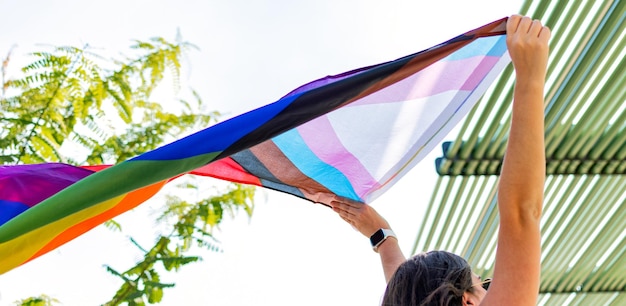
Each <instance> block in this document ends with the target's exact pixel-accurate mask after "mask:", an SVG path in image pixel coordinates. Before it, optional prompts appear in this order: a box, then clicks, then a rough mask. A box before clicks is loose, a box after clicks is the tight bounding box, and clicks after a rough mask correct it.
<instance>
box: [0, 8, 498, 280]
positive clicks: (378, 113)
mask: <svg viewBox="0 0 626 306" xmlns="http://www.w3.org/2000/svg"><path fill="white" fill-rule="evenodd" d="M505 23H506V19H502V20H498V21H496V22H493V23H490V24H487V25H485V26H483V27H480V28H478V29H475V30H473V31H470V32H467V33H465V34H462V35H460V36H457V37H455V38H453V39H451V40H448V41H446V42H444V43H441V44H439V45H437V46H434V47H432V48H429V49H426V50H424V51H421V52H418V53H415V54H412V55H408V56H405V57H403V58H400V59H397V60H394V61H390V62H386V63H382V64H378V65H373V66H369V67H365V68H360V69H356V70H353V71H349V72H346V73H343V74H340V75H336V76H328V77H325V78H322V79H319V80H316V81H313V82H311V83H308V84H306V85H303V86H301V87H299V88H297V89H295V90H294V91H292V92H290V93H289V94H287V95H286V96H285V97H283V98H282V99H280V100H278V101H276V102H274V103H271V104H268V105H266V106H263V107H261V108H258V109H256V110H253V111H250V112H248V113H245V114H242V115H240V116H237V117H234V118H232V119H229V120H227V121H224V122H222V123H219V124H216V125H214V126H212V127H209V128H207V129H205V130H202V131H200V132H198V133H195V134H193V135H191V136H188V137H186V138H183V139H180V140H178V141H176V142H173V143H171V144H168V145H166V146H163V147H160V148H158V149H156V150H153V151H150V152H147V153H145V154H142V155H140V156H137V157H135V158H133V159H130V160H128V161H125V162H122V163H120V164H118V165H115V166H110V167H108V166H94V167H74V166H70V165H66V164H57V163H50V164H37V165H18V166H4V167H0V273H4V272H6V271H8V270H10V269H13V268H15V267H17V266H19V265H21V264H23V263H25V262H27V261H30V260H32V259H34V258H36V257H38V256H40V255H42V254H45V253H47V252H49V251H51V250H53V249H55V248H57V247H58V246H60V245H62V244H64V243H66V242H68V241H70V240H72V239H74V238H75V237H77V236H79V235H81V234H83V233H85V232H86V231H88V230H90V229H92V228H93V227H95V226H97V225H99V224H101V223H102V222H104V221H106V220H108V219H110V218H113V217H115V216H117V215H119V214H121V213H123V212H125V211H127V210H129V209H132V208H133V207H136V206H137V205H139V204H141V203H142V202H144V201H146V200H147V199H149V198H150V197H151V196H152V195H154V194H155V193H156V192H157V191H158V190H159V189H160V188H161V187H162V186H163V185H164V184H165V183H166V182H168V181H169V180H172V179H173V178H176V177H178V176H180V175H182V174H186V173H193V174H199V175H207V176H213V177H217V178H220V179H225V180H229V181H233V182H238V183H246V184H253V185H257V186H262V187H266V188H271V189H274V190H278V191H282V192H286V193H289V194H293V195H295V196H298V197H301V198H304V199H307V200H309V201H312V202H317V203H323V204H328V203H329V202H330V200H331V199H332V198H333V197H335V196H342V197H347V198H351V199H354V200H357V201H362V202H365V203H370V202H372V201H373V200H374V199H376V197H378V196H379V195H380V194H382V193H383V192H384V191H386V190H387V189H388V188H389V187H390V186H392V185H393V183H394V182H396V181H397V180H398V179H400V178H401V177H402V176H403V175H404V174H405V173H407V172H408V171H409V170H410V169H411V168H412V167H413V166H414V165H415V164H416V163H418V162H419V161H420V160H421V159H422V158H424V157H425V156H426V154H427V153H428V152H430V151H431V150H432V149H433V148H434V147H435V146H436V145H437V144H438V143H439V142H440V141H441V140H442V139H443V137H444V136H445V135H446V134H447V133H448V132H449V131H450V130H451V129H452V128H453V127H454V125H455V124H457V123H458V122H459V121H460V120H461V119H462V117H463V116H464V115H465V114H466V113H467V112H468V111H469V110H470V109H471V108H472V106H473V105H474V104H475V102H476V101H477V100H478V99H479V98H480V97H481V96H482V94H483V93H484V92H485V91H486V89H487V88H488V86H489V85H490V84H491V83H492V82H493V80H494V79H495V77H496V76H497V75H499V73H500V72H501V71H502V69H503V68H504V67H505V66H506V65H507V64H508V63H509V61H510V60H509V58H508V55H507V52H506V43H505V32H504V29H505Z"/></svg>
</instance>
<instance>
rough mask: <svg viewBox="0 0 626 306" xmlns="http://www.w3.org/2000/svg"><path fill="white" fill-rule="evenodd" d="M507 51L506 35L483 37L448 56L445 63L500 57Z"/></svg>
mask: <svg viewBox="0 0 626 306" xmlns="http://www.w3.org/2000/svg"><path fill="white" fill-rule="evenodd" d="M505 51H506V35H497V36H489V37H481V38H479V39H477V40H475V41H473V42H471V43H470V44H469V45H467V46H465V47H463V48H461V49H460V50H458V51H456V52H454V53H452V54H450V55H448V56H447V57H446V58H444V59H443V60H444V61H458V60H462V59H466V58H471V57H475V56H481V55H487V56H495V57H500V56H502V54H504V52H505Z"/></svg>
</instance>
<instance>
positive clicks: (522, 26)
mask: <svg viewBox="0 0 626 306" xmlns="http://www.w3.org/2000/svg"><path fill="white" fill-rule="evenodd" d="M532 23H533V21H532V19H530V18H529V17H522V19H521V20H520V22H519V25H518V26H517V30H516V31H515V32H516V33H528V31H529V30H530V25H531V24H532Z"/></svg>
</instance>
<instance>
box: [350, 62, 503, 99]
mask: <svg viewBox="0 0 626 306" xmlns="http://www.w3.org/2000/svg"><path fill="white" fill-rule="evenodd" d="M498 59H499V57H493V56H475V57H470V58H465V59H462V60H456V61H439V62H436V63H434V64H432V65H430V66H429V67H428V68H425V69H423V70H422V71H420V72H418V73H416V74H414V75H412V76H410V77H408V78H406V79H404V80H402V81H400V82H398V83H396V84H393V85H392V86H390V87H387V88H385V89H383V90H381V91H379V92H376V93H374V94H371V95H369V96H367V97H364V98H362V99H360V100H359V101H355V102H354V103H352V104H350V105H348V107H350V106H357V105H366V104H376V103H380V102H389V101H391V100H393V99H390V96H394V95H396V96H397V98H396V101H398V102H401V101H406V100H412V99H419V98H425V97H428V96H432V95H435V94H439V93H443V92H446V91H452V90H459V89H462V90H473V89H474V86H476V84H478V83H480V81H481V80H482V79H483V77H484V76H485V75H486V74H487V73H488V72H489V70H490V69H491V68H493V66H494V65H495V64H496V63H497V61H498ZM442 80H445V81H443V82H442ZM415 84H419V86H415Z"/></svg>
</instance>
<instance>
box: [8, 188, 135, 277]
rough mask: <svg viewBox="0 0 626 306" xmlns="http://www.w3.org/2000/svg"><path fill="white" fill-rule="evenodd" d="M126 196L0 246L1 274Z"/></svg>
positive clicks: (105, 202)
mask: <svg viewBox="0 0 626 306" xmlns="http://www.w3.org/2000/svg"><path fill="white" fill-rule="evenodd" d="M125 196H126V194H123V195H120V196H117V197H115V198H112V199H110V200H107V201H104V202H101V203H99V204H96V205H94V206H91V207H89V208H87V209H83V210H81V211H79V212H76V213H74V214H72V215H70V216H67V217H65V218H63V219H59V220H57V221H55V222H53V223H50V224H47V225H45V226H43V227H39V228H37V229H35V230H33V231H30V232H28V233H26V234H24V235H21V236H19V237H16V238H14V239H12V240H9V241H7V242H5V243H1V244H0V258H1V260H0V274H3V273H5V272H7V271H9V270H11V269H13V268H15V267H17V266H19V265H21V264H23V263H25V262H26V261H27V260H28V259H29V258H31V257H32V256H33V255H34V254H35V253H37V252H38V251H39V250H40V249H41V248H42V247H44V246H45V245H46V244H47V243H48V242H50V240H52V239H54V237H56V236H57V235H59V234H60V233H62V232H63V231H65V230H66V229H68V228H70V227H71V226H73V225H75V224H77V223H79V222H82V221H84V220H87V219H89V218H92V217H94V216H96V215H99V214H101V213H102V212H104V211H106V210H109V209H111V208H112V207H114V206H115V205H117V204H118V203H119V202H120V201H122V199H124V197H125Z"/></svg>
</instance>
